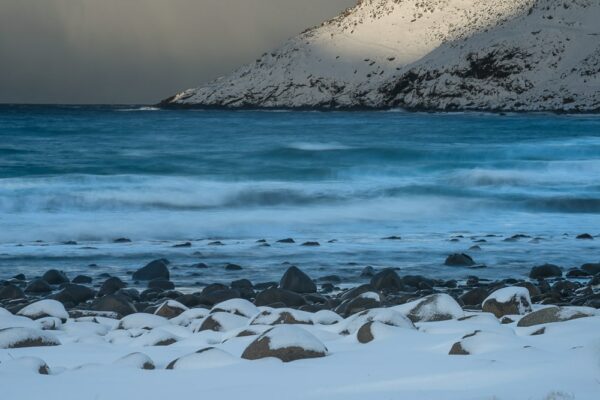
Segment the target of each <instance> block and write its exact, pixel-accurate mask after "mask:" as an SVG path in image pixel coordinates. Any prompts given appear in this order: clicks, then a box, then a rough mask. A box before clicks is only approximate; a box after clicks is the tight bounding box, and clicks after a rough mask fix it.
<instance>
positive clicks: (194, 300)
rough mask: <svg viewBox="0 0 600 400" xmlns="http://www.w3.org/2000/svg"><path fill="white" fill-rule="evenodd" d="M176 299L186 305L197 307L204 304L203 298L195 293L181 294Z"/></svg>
mask: <svg viewBox="0 0 600 400" xmlns="http://www.w3.org/2000/svg"><path fill="white" fill-rule="evenodd" d="M174 300H176V301H177V302H179V303H181V304H183V305H184V306H186V307H196V306H198V305H200V304H202V299H201V298H200V296H196V295H195V294H184V295H183V296H179V297H177V298H175V299H174Z"/></svg>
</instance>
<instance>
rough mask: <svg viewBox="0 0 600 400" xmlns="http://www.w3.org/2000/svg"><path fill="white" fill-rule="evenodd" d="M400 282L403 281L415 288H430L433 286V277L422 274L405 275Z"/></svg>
mask: <svg viewBox="0 0 600 400" xmlns="http://www.w3.org/2000/svg"><path fill="white" fill-rule="evenodd" d="M402 282H404V284H405V285H408V286H412V287H414V288H417V289H431V288H433V287H434V286H435V281H434V280H433V279H429V278H426V277H424V276H422V275H405V276H403V277H402Z"/></svg>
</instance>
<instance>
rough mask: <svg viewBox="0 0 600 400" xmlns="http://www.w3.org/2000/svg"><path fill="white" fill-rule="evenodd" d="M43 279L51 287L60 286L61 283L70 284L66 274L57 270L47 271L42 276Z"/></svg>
mask: <svg viewBox="0 0 600 400" xmlns="http://www.w3.org/2000/svg"><path fill="white" fill-rule="evenodd" d="M42 279H43V280H45V281H46V282H48V283H49V284H51V285H60V284H61V283H67V282H69V278H67V276H66V275H65V273H64V272H62V271H58V270H56V269H51V270H48V271H46V273H45V274H44V275H42Z"/></svg>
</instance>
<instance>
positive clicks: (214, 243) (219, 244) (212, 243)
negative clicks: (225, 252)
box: [208, 240, 225, 246]
mask: <svg viewBox="0 0 600 400" xmlns="http://www.w3.org/2000/svg"><path fill="white" fill-rule="evenodd" d="M208 245H209V246H225V244H224V243H223V242H221V241H220V240H215V241H213V242H209V243H208Z"/></svg>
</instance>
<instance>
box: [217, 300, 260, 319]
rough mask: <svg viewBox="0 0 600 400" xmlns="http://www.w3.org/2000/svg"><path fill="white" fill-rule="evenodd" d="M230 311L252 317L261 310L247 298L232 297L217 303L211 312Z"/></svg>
mask: <svg viewBox="0 0 600 400" xmlns="http://www.w3.org/2000/svg"><path fill="white" fill-rule="evenodd" d="M215 312H228V313H231V314H236V315H239V316H242V317H246V318H252V317H254V316H255V315H256V314H258V313H259V312H260V310H259V309H258V307H256V306H255V305H254V304H252V303H251V302H249V301H248V300H245V299H230V300H225V301H223V302H221V303H218V304H215V305H214V306H213V308H212V310H211V313H215Z"/></svg>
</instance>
